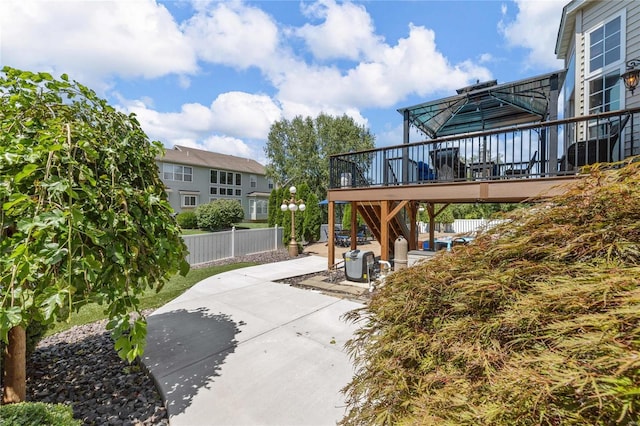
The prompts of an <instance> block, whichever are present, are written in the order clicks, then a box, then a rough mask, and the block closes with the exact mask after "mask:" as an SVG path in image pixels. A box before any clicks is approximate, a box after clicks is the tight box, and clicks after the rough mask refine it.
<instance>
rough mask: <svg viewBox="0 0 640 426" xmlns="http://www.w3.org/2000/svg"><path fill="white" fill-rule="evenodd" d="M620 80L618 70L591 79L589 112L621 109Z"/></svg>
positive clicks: (595, 112) (596, 112)
mask: <svg viewBox="0 0 640 426" xmlns="http://www.w3.org/2000/svg"><path fill="white" fill-rule="evenodd" d="M619 80H620V72H619V71H617V70H616V71H614V72H612V73H609V74H605V75H600V76H598V77H596V78H593V79H591V80H589V114H598V113H600V112H606V111H615V110H618V109H620V84H618V83H619Z"/></svg>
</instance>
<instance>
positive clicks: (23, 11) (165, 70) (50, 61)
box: [0, 0, 197, 83]
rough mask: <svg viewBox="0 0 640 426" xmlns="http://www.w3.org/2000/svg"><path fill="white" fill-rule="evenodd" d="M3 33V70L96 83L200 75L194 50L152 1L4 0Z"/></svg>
mask: <svg viewBox="0 0 640 426" xmlns="http://www.w3.org/2000/svg"><path fill="white" fill-rule="evenodd" d="M0 27H2V57H1V58H0V60H1V61H2V64H4V65H11V66H14V67H18V68H25V69H31V70H47V71H51V72H56V73H58V72H66V73H69V74H70V75H72V76H73V78H75V79H77V80H80V81H83V82H93V83H102V80H103V79H104V78H107V77H110V76H113V75H118V76H123V77H144V78H155V77H158V76H162V75H165V74H169V73H177V74H181V73H194V72H196V71H197V65H196V60H195V54H194V52H193V49H192V47H191V46H190V45H189V44H188V42H187V40H186V39H185V37H183V35H182V33H181V32H180V31H179V29H178V28H177V25H176V23H175V21H174V19H173V17H172V16H171V14H170V13H169V12H168V11H167V10H166V8H165V7H164V6H163V5H159V4H157V3H156V2H155V1H153V0H136V1H126V0H111V1H104V2H94V1H91V2H89V1H82V0H72V1H38V0H8V1H7V0H5V1H2V2H0Z"/></svg>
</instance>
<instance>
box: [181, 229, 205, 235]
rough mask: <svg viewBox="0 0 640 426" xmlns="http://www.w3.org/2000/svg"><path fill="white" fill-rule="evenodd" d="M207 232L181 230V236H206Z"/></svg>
mask: <svg viewBox="0 0 640 426" xmlns="http://www.w3.org/2000/svg"><path fill="white" fill-rule="evenodd" d="M208 233H209V231H203V230H202V229H183V230H182V235H196V234H208Z"/></svg>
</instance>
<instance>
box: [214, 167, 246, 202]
mask: <svg viewBox="0 0 640 426" xmlns="http://www.w3.org/2000/svg"><path fill="white" fill-rule="evenodd" d="M209 173H210V176H211V178H210V179H209V180H210V182H211V187H210V188H209V194H210V195H226V196H231V197H233V196H235V197H241V196H242V189H236V187H238V186H242V173H235V172H227V171H224V170H213V169H211V170H209Z"/></svg>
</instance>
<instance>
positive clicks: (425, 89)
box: [277, 25, 491, 108]
mask: <svg viewBox="0 0 640 426" xmlns="http://www.w3.org/2000/svg"><path fill="white" fill-rule="evenodd" d="M284 74H285V76H286V78H284V79H283V81H282V82H281V83H280V84H278V85H277V87H278V88H279V89H280V92H279V94H278V96H279V98H280V100H281V102H282V103H283V104H285V103H298V104H304V105H313V104H317V105H318V106H319V107H324V106H325V105H333V106H334V107H339V106H343V107H355V108H363V107H388V106H391V105H393V104H395V103H397V102H398V101H401V100H402V99H404V98H405V97H406V96H407V95H409V94H418V95H421V96H426V95H429V94H433V93H437V92H450V91H451V90H453V89H456V88H459V87H463V86H465V85H467V84H469V82H470V81H475V80H476V79H480V80H487V79H489V78H490V77H491V73H490V72H489V70H487V69H486V68H484V67H481V66H480V65H477V64H475V63H473V62H472V61H470V60H467V61H464V62H461V63H459V64H450V63H449V61H448V60H447V58H446V57H445V56H444V55H443V54H442V53H441V52H439V51H438V49H437V46H436V43H435V33H434V32H433V31H432V30H429V29H427V28H424V27H421V26H414V25H410V26H409V35H408V37H407V38H403V39H400V40H399V41H398V42H397V44H396V45H395V46H389V45H387V44H384V45H380V46H379V47H378V49H377V51H376V52H375V54H374V55H372V57H371V60H370V61H367V62H361V63H360V64H358V65H357V66H355V67H354V68H351V69H349V70H346V71H341V70H339V69H338V68H335V67H312V66H308V65H305V64H298V66H297V67H295V68H294V67H290V68H289V69H288V70H286V71H284Z"/></svg>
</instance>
